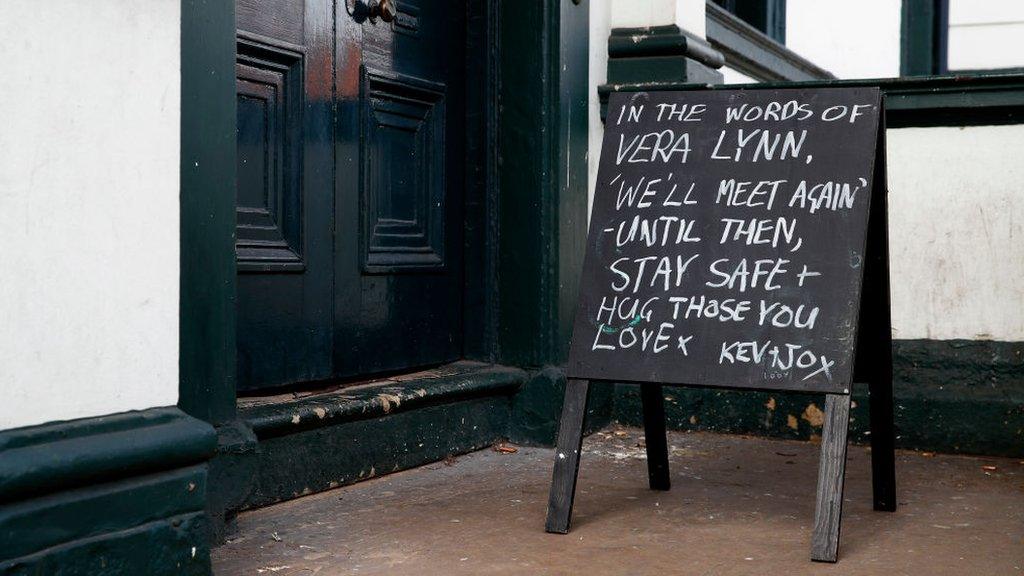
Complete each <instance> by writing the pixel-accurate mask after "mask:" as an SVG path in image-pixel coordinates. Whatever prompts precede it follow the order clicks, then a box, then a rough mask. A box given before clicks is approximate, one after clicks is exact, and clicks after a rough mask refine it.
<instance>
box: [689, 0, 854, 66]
mask: <svg viewBox="0 0 1024 576" xmlns="http://www.w3.org/2000/svg"><path fill="white" fill-rule="evenodd" d="M705 8H706V14H707V37H708V41H709V42H711V46H713V47H714V48H715V49H716V50H719V51H721V52H722V54H724V55H725V64H726V66H728V67H729V68H732V69H734V70H737V71H739V72H742V73H743V74H746V75H747V76H750V77H751V78H754V79H755V80H762V81H770V82H782V81H802V80H826V79H832V78H835V76H833V75H832V73H831V72H829V71H827V70H825V69H823V68H821V67H819V66H817V65H815V64H814V63H812V62H811V61H809V60H807V59H806V58H803V57H802V56H800V55H799V54H797V53H796V52H793V51H792V50H790V49H789V48H786V47H785V46H784V45H782V44H780V43H779V42H777V41H776V40H773V39H772V38H770V37H769V36H767V35H766V34H764V33H763V32H761V31H760V30H758V29H757V28H754V27H753V26H751V25H750V24H747V23H746V22H744V21H743V20H741V19H740V18H738V17H737V16H735V15H733V14H730V13H729V12H728V11H726V10H724V9H723V8H721V7H720V6H718V5H717V4H715V3H714V2H712V1H711V0H707V2H706V4H705Z"/></svg>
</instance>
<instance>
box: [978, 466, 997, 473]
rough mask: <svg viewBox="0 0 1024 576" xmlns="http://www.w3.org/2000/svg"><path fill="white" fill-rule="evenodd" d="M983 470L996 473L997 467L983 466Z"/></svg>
mask: <svg viewBox="0 0 1024 576" xmlns="http://www.w3.org/2000/svg"><path fill="white" fill-rule="evenodd" d="M981 469H982V470H984V471H986V472H995V471H996V467H995V466H982V467H981Z"/></svg>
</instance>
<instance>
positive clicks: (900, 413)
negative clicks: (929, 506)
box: [615, 340, 1024, 457]
mask: <svg viewBox="0 0 1024 576" xmlns="http://www.w3.org/2000/svg"><path fill="white" fill-rule="evenodd" d="M893 374H894V379H895V382H894V396H895V404H896V427H897V441H896V442H897V446H899V447H901V448H910V449H919V450H929V451H936V452H962V453H972V454H985V455H993V456H1010V457H1021V456H1024V342H992V341H969V340H947V341H944V340H897V341H895V342H894V344H893ZM665 396H666V399H667V401H666V403H665V407H666V417H667V419H668V423H669V427H670V428H673V429H677V430H710V431H715V432H728V433H738V434H756V435H765V436H774V437H782V438H794V439H806V438H809V437H811V436H812V435H816V434H820V433H821V430H820V421H819V420H817V416H818V414H817V413H816V409H817V410H820V409H822V408H823V407H824V404H823V396H821V395H816V394H795V393H791V394H786V393H762V392H748V391H731V390H710V389H698V388H666V389H665ZM853 399H854V402H855V407H854V409H853V412H852V413H851V423H850V437H851V438H852V439H854V440H855V441H859V442H863V443H867V442H868V441H869V440H870V437H869V434H870V431H869V429H868V423H869V418H868V405H869V402H870V400H869V399H868V397H867V387H866V386H865V385H855V386H854V389H853ZM812 404H813V405H814V408H809V406H811V405H812ZM641 414H642V412H641V407H640V397H639V392H638V391H637V387H636V386H633V385H619V386H617V388H616V394H615V418H616V420H618V421H620V422H622V423H625V424H630V425H634V426H639V425H641V424H642V419H641ZM791 424H795V426H796V427H795V428H793V427H791ZM815 424H817V425H815Z"/></svg>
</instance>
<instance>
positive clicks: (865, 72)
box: [786, 0, 976, 78]
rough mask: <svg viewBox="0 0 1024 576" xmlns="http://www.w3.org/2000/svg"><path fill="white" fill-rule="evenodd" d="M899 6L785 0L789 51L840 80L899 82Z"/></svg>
mask: <svg viewBox="0 0 1024 576" xmlns="http://www.w3.org/2000/svg"><path fill="white" fill-rule="evenodd" d="M964 1H976V0H964ZM901 4H902V2H901V0H858V1H857V2H839V1H834V0H830V1H827V2H822V1H821V0H787V1H786V46H787V47H788V48H789V49H790V50H793V51H794V52H796V53H797V54H799V55H801V56H803V57H804V58H806V59H808V60H810V61H811V62H814V63H815V64H817V65H818V66H821V67H822V68H824V69H825V70H828V71H829V72H831V73H832V74H835V75H836V76H837V77H838V78H887V77H893V76H899V75H900V7H901Z"/></svg>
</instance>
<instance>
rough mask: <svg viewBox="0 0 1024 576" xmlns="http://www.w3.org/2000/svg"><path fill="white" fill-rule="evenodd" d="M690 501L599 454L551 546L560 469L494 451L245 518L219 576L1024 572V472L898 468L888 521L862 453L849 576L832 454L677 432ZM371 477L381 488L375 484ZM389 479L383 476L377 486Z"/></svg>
mask: <svg viewBox="0 0 1024 576" xmlns="http://www.w3.org/2000/svg"><path fill="white" fill-rule="evenodd" d="M669 446H670V465H671V474H672V490H671V491H669V492H652V491H650V490H648V489H647V473H646V461H645V455H644V449H643V432H642V430H638V429H633V428H619V427H615V428H609V429H607V430H604V431H602V432H599V433H597V434H594V435H592V436H590V437H589V438H587V440H586V442H585V444H584V454H583V456H582V459H581V466H580V468H581V470H580V480H579V486H578V491H577V496H576V513H575V515H574V522H573V526H572V530H571V531H570V532H569V534H567V535H556V534H547V533H545V532H544V517H545V512H546V505H547V490H548V485H549V482H550V474H551V464H552V458H553V452H552V451H551V450H549V449H542V448H525V447H519V448H517V450H516V451H515V452H514V453H508V452H498V451H495V450H484V451H480V452H476V453H473V454H468V455H463V456H459V457H457V458H450V459H449V460H447V461H445V462H439V463H436V464H431V465H428V466H423V467H420V468H417V469H414V470H409V471H406V472H401V473H397V474H391V475H387V476H382V477H380V478H375V479H372V480H369V481H366V482H362V483H359V484H355V485H352V486H348V487H344V488H339V489H335V490H331V491H328V492H322V493H319V494H314V495H311V496H307V497H304V498H299V499H296V500H292V501H289V502H285V503H282V504H277V505H274V506H270V507H267V508H263V509H260V510H255V511H252V512H247V513H244V514H242V515H241V516H240V517H239V519H238V528H239V529H238V532H237V533H236V534H235V535H234V536H233V537H232V538H230V539H229V540H228V543H226V544H224V545H222V546H220V547H218V548H217V549H215V550H214V552H213V559H214V568H215V574H217V575H218V576H235V575H238V576H241V575H259V574H266V575H268V576H270V575H276V576H298V575H313V574H315V575H319V576H332V575H341V574H367V575H378V574H380V575H384V574H386V575H389V576H400V575H406V574H408V575H416V576H424V575H433V574H444V575H462V574H467V575H470V574H472V575H484V574H493V575H505V574H509V575H511V574H515V575H519V574H537V575H561V574H587V575H604V574H608V575H627V574H628V575H645V574H651V575H658V576H665V575H670V574H686V575H758V576H761V575H775V574H779V575H786V576H797V575H803V574H807V575H829V576H831V575H854V574H863V575H869V574H879V575H885V576H898V575H904V574H905V575H928V576H941V575H947V574H948V575H958V576H959V575H999V574H1020V573H1021V572H1022V569H1024V461H1020V460H1015V459H1005V458H985V457H970V456H951V455H941V454H928V453H921V452H904V451H901V452H898V453H897V482H898V503H899V506H898V509H897V511H896V512H894V513H886V512H875V511H873V510H872V509H871V475H870V453H869V451H868V448H866V447H863V446H851V448H850V452H849V460H848V464H847V473H846V500H845V503H844V508H843V529H842V538H841V541H840V549H839V555H840V558H839V562H838V563H837V564H821V563H814V562H811V561H810V560H809V552H810V536H811V534H810V530H811V525H812V521H813V514H814V489H815V482H816V474H817V463H818V446H817V445H815V444H813V443H811V442H795V441H782V440H767V439H761V438H749V437H742V436H734V435H716V434H708V433H685V432H670V433H669ZM370 472H371V471H369V470H368V471H367V474H370ZM376 472H377V471H373V473H376Z"/></svg>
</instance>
